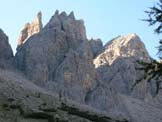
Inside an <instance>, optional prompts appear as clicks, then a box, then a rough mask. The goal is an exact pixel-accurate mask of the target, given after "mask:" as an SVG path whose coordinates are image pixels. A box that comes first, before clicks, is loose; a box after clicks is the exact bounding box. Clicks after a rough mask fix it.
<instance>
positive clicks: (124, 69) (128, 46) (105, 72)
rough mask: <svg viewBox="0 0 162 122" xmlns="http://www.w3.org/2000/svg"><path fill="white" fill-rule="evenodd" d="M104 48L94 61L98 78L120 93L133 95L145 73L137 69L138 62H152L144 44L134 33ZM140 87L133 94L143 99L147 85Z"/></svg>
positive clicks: (115, 40) (121, 37) (117, 39)
mask: <svg viewBox="0 0 162 122" xmlns="http://www.w3.org/2000/svg"><path fill="white" fill-rule="evenodd" d="M104 48H105V49H104V51H103V52H102V53H101V54H100V55H98V56H97V57H96V58H95V59H94V65H95V67H96V69H97V71H98V76H99V77H100V79H101V81H103V82H104V83H106V84H109V85H112V87H113V88H115V89H116V90H117V91H118V92H120V93H124V94H131V93H132V86H133V84H134V83H135V82H136V81H137V80H139V79H140V78H141V77H142V76H143V72H142V71H137V69H136V68H137V67H139V64H138V63H137V61H138V60H142V61H150V56H149V54H148V52H147V50H146V48H145V46H144V44H143V42H142V41H141V40H140V38H139V37H138V36H137V35H136V34H134V33H133V34H129V35H127V36H120V37H118V38H116V39H114V40H112V41H110V42H108V43H107V44H106V45H105V47H104ZM139 86H140V88H137V89H136V92H135V91H134V92H135V93H134V92H133V93H132V94H134V95H135V96H138V97H139V98H143V97H145V96H146V94H147V93H146V92H147V87H148V86H147V83H143V85H142V84H141V85H139Z"/></svg>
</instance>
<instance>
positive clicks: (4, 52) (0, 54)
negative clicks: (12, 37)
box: [0, 29, 13, 68]
mask: <svg viewBox="0 0 162 122" xmlns="http://www.w3.org/2000/svg"><path fill="white" fill-rule="evenodd" d="M12 58H13V51H12V49H11V46H10V44H9V42H8V36H7V35H6V34H5V33H4V32H3V31H2V30H1V29H0V67H1V68H6V67H8V65H9V63H11V60H12Z"/></svg>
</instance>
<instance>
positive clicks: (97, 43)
mask: <svg viewBox="0 0 162 122" xmlns="http://www.w3.org/2000/svg"><path fill="white" fill-rule="evenodd" d="M89 43H90V46H91V50H92V53H93V57H94V58H95V57H96V56H97V55H99V54H100V53H101V52H102V51H103V44H102V41H101V40H100V39H91V40H89Z"/></svg>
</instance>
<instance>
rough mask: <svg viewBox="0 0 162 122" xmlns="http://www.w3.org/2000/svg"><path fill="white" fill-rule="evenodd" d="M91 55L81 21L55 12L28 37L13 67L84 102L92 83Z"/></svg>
mask: <svg viewBox="0 0 162 122" xmlns="http://www.w3.org/2000/svg"><path fill="white" fill-rule="evenodd" d="M92 60H93V55H92V52H91V48H90V46H89V43H88V40H87V39H86V32H85V27H84V23H83V21H82V20H76V19H75V17H74V14H73V12H72V13H70V15H67V14H66V13H65V12H62V13H61V14H59V13H58V11H56V13H55V15H54V16H53V17H52V18H51V19H50V21H49V23H48V24H47V25H46V26H45V27H44V28H43V29H42V31H41V32H39V33H38V34H36V35H34V36H32V37H31V38H29V39H28V40H27V41H26V43H24V44H23V45H22V46H21V48H20V49H19V50H18V51H17V53H16V56H15V60H14V63H15V66H16V67H17V68H18V69H19V70H20V71H22V72H23V73H24V74H25V75H26V76H27V77H28V78H29V79H30V80H32V81H33V82H35V83H36V84H38V85H41V86H44V87H46V88H47V89H50V90H53V91H55V92H56V93H58V94H60V96H62V97H63V96H64V97H66V98H69V99H73V100H76V101H79V102H84V99H85V95H86V92H87V91H88V90H89V89H91V88H93V87H94V86H95V82H96V75H95V69H94V66H93V63H92Z"/></svg>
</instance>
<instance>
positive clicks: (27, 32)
mask: <svg viewBox="0 0 162 122" xmlns="http://www.w3.org/2000/svg"><path fill="white" fill-rule="evenodd" d="M42 27H43V25H42V13H41V12H38V14H37V16H36V18H35V19H34V21H33V22H32V23H26V24H25V26H24V28H23V29H22V30H21V33H20V36H19V39H18V45H17V47H20V46H21V45H22V44H23V43H25V41H26V40H27V39H28V38H29V37H31V36H32V35H34V34H36V33H39V32H40V31H41V30H42Z"/></svg>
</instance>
